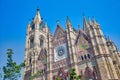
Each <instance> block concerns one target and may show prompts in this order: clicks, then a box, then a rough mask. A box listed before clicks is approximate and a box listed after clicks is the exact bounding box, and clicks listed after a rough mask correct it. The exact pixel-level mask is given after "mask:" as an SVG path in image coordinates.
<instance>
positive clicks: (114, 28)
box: [0, 0, 120, 67]
mask: <svg viewBox="0 0 120 80" xmlns="http://www.w3.org/2000/svg"><path fill="white" fill-rule="evenodd" d="M37 7H39V9H40V14H41V17H42V18H43V20H47V23H48V25H49V27H50V30H51V32H52V33H54V31H55V29H56V20H57V19H59V21H60V24H61V26H62V27H63V28H65V20H66V16H69V18H70V20H71V22H72V25H73V27H74V28H75V29H78V25H80V26H81V28H82V25H83V13H84V15H85V16H86V17H88V16H90V17H91V18H92V17H93V16H94V18H96V20H97V21H98V22H99V23H100V24H101V28H102V30H103V32H104V34H105V35H106V36H110V38H111V39H112V40H113V41H114V42H115V43H116V45H117V46H118V47H119V48H120V0H0V67H2V66H3V65H5V63H6V54H5V53H6V49H8V48H12V49H13V51H14V53H15V55H14V60H15V61H17V62H18V63H20V62H22V61H23V59H24V47H25V35H26V28H27V24H28V21H29V20H30V21H31V20H32V18H33V17H34V16H35V14H36V9H37Z"/></svg>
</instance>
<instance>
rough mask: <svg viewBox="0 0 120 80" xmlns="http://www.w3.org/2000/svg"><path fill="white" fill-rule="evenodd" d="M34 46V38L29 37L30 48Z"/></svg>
mask: <svg viewBox="0 0 120 80" xmlns="http://www.w3.org/2000/svg"><path fill="white" fill-rule="evenodd" d="M33 47H34V38H31V39H30V48H33Z"/></svg>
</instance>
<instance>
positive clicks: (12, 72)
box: [3, 49, 24, 80]
mask: <svg viewBox="0 0 120 80" xmlns="http://www.w3.org/2000/svg"><path fill="white" fill-rule="evenodd" d="M13 54H14V53H13V51H12V49H7V64H6V66H3V73H4V75H3V80H18V78H19V77H20V76H21V74H20V71H21V69H22V68H23V67H24V63H21V64H17V63H16V62H15V61H13V59H12V57H13Z"/></svg>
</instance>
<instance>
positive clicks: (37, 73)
mask: <svg viewBox="0 0 120 80" xmlns="http://www.w3.org/2000/svg"><path fill="white" fill-rule="evenodd" d="M42 73H43V70H38V71H37V72H36V73H35V74H33V75H32V76H30V77H29V79H30V80H33V79H35V78H36V77H38V76H39V75H41V74H42Z"/></svg>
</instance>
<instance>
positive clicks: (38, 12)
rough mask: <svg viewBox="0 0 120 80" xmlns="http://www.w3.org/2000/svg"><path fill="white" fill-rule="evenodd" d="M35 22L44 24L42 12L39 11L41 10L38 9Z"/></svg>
mask: <svg viewBox="0 0 120 80" xmlns="http://www.w3.org/2000/svg"><path fill="white" fill-rule="evenodd" d="M34 22H35V23H41V22H42V19H41V16H40V11H39V9H37V12H36V16H35V19H34Z"/></svg>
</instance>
